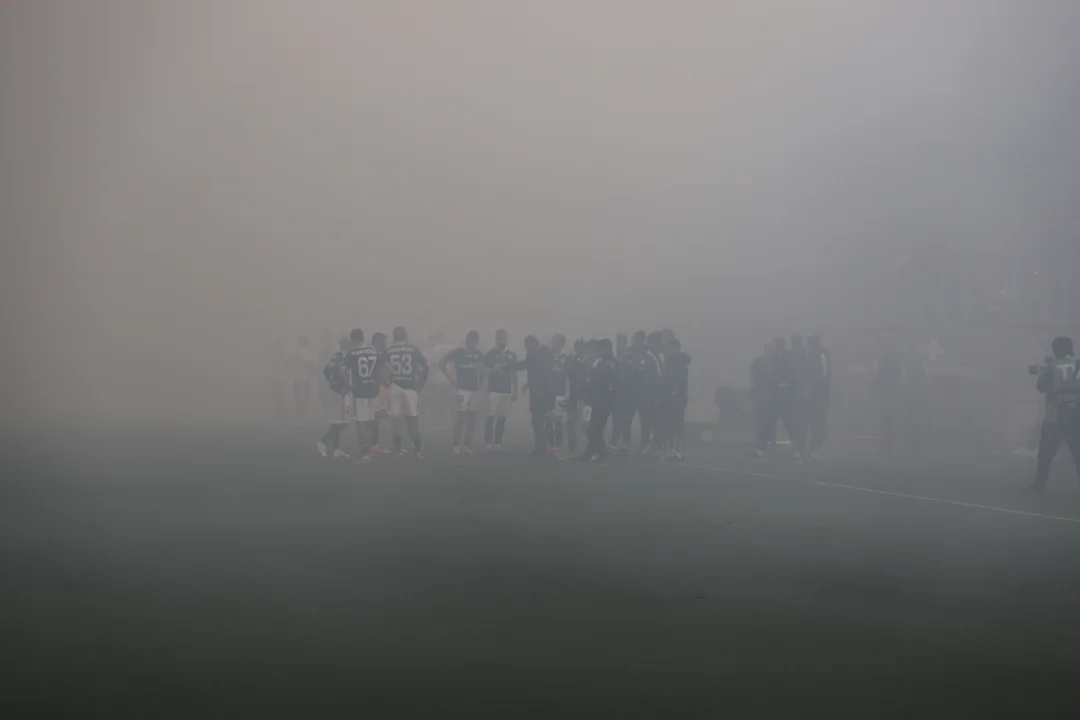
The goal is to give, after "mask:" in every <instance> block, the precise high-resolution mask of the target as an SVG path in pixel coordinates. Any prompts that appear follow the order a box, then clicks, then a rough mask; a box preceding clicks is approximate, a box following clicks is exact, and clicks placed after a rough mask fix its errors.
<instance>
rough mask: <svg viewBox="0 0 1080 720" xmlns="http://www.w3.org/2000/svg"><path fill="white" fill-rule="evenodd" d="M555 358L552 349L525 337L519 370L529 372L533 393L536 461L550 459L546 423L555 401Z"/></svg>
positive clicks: (529, 382) (528, 387) (531, 397)
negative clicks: (523, 356) (523, 353)
mask: <svg viewBox="0 0 1080 720" xmlns="http://www.w3.org/2000/svg"><path fill="white" fill-rule="evenodd" d="M554 365H555V361H554V356H553V355H552V353H551V349H550V348H548V347H545V346H544V345H541V344H540V340H539V339H538V338H537V337H536V336H535V335H529V336H528V337H527V338H525V359H524V360H522V361H521V362H519V363H518V364H517V368H516V369H517V370H524V371H525V378H526V379H525V387H526V388H527V389H528V391H529V413H530V415H532V429H533V444H534V445H533V453H532V454H533V458H535V459H537V460H548V459H550V456H549V455H548V452H547V449H548V445H547V433H546V428H545V423H546V420H547V417H548V413H549V412H551V410H552V407H553V405H554V401H555V389H554V378H555V373H554Z"/></svg>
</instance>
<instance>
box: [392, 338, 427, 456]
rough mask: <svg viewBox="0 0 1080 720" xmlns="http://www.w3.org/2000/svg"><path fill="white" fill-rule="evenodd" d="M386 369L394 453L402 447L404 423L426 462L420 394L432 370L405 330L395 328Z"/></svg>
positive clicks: (416, 451) (417, 451) (415, 450)
mask: <svg viewBox="0 0 1080 720" xmlns="http://www.w3.org/2000/svg"><path fill="white" fill-rule="evenodd" d="M386 365H387V367H388V368H389V373H390V419H391V420H392V421H393V424H394V449H395V450H396V451H397V452H398V454H399V455H403V454H404V453H405V451H404V450H402V447H401V428H400V421H401V419H402V418H404V419H405V425H406V427H407V428H408V430H409V438H410V439H411V440H412V444H413V451H414V452H415V453H416V457H417V458H418V459H420V460H423V459H424V456H423V455H422V454H421V449H420V419H419V412H420V391H421V390H423V389H424V384H425V383H427V379H428V375H429V373H430V368H429V367H428V363H427V358H425V357H424V354H423V353H422V352H420V349H419V348H417V347H416V346H415V345H412V344H411V343H409V333H408V332H407V331H406V330H405V328H403V327H396V328H394V342H393V343H392V344H391V345H390V347H388V348H386Z"/></svg>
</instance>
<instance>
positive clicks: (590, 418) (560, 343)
mask: <svg viewBox="0 0 1080 720" xmlns="http://www.w3.org/2000/svg"><path fill="white" fill-rule="evenodd" d="M479 339H480V336H479V333H477V332H476V331H472V332H470V333H469V334H468V335H466V337H465V344H464V345H463V346H462V347H459V348H456V349H454V350H452V351H451V352H449V353H447V354H446V355H445V356H444V357H443V358H442V360H441V361H440V363H439V368H440V369H441V370H442V372H443V373H444V374H445V376H446V377H447V378H448V379H449V380H450V382H452V383H453V385H454V388H455V394H456V402H457V417H456V418H455V422H454V453H455V454H456V455H460V454H468V453H470V452H472V451H471V449H470V443H471V440H472V436H473V432H474V428H475V426H476V420H477V417H478V416H479V414H480V413H486V415H487V420H486V423H485V428H484V435H485V449H487V450H493V451H498V450H499V449H501V445H502V435H503V431H504V429H505V426H506V418H507V417H508V416H509V414H510V409H511V407H512V403H513V402H515V401H516V400H517V398H518V394H519V387H518V373H519V372H521V371H524V372H525V377H526V382H525V384H524V385H523V386H521V388H520V391H521V392H522V393H527V394H528V396H529V414H530V416H531V422H532V430H533V442H534V450H533V456H534V457H536V458H538V459H545V458H548V457H561V456H562V454H563V443H564V441H565V443H566V449H567V451H568V453H569V454H570V455H575V454H576V453H577V436H578V426H579V424H580V425H581V426H582V427H584V429H585V433H586V437H587V444H586V447H585V449H584V451H583V452H582V453H581V454H580V455H577V459H579V460H583V461H599V460H602V459H604V458H605V457H606V456H607V455H608V454H609V447H608V445H607V442H606V432H605V431H606V427H607V424H608V421H609V420H613V421H614V422H613V425H614V429H613V431H612V448H611V449H612V450H614V451H617V452H622V451H623V449H624V446H625V447H626V448H629V444H630V428H631V426H632V424H633V420H634V417H635V416H637V417H638V418H639V424H640V426H641V438H640V447H641V449H643V450H655V451H657V452H660V453H661V454H662V455H663V456H664V457H670V458H681V456H682V455H681V453H682V428H683V424H684V418H685V412H686V404H687V389H688V388H687V386H688V368H689V365H690V356H689V355H687V354H686V353H683V352H682V347H681V345H680V343H679V341H678V340H677V339H676V338H675V335H674V333H672V332H671V331H660V332H656V333H652V334H647V333H645V332H644V331H639V332H637V333H635V335H634V337H633V340H632V342H631V341H630V340H629V339H628V338H627V336H625V335H620V336H619V343H620V345H619V347H618V348H616V347H615V346H614V345H613V344H612V342H611V340H609V339H606V338H605V339H592V340H588V341H586V340H584V339H581V340H578V341H577V342H575V343H574V347H573V352H572V353H568V352H566V337H565V336H564V335H560V334H556V335H554V336H553V337H552V338H551V341H550V342H549V343H548V344H543V343H541V342H540V340H539V338H537V337H536V336H535V335H530V336H528V337H526V338H525V356H524V358H523V359H520V360H519V359H518V356H517V355H516V353H514V352H513V351H512V350H509V349H508V348H507V339H508V336H507V334H506V331H504V330H500V331H498V332H497V333H496V336H495V347H494V348H492V349H491V350H489V351H487V352H486V353H485V352H483V351H481V350H480V349H479V348H478V344H479ZM617 350H618V352H617Z"/></svg>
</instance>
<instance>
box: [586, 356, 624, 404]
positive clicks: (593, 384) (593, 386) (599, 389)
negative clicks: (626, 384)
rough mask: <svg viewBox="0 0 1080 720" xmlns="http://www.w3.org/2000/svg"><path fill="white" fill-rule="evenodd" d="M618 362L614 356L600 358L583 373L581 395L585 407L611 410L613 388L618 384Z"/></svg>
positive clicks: (613, 395) (613, 398)
mask: <svg viewBox="0 0 1080 720" xmlns="http://www.w3.org/2000/svg"><path fill="white" fill-rule="evenodd" d="M617 374H618V362H617V361H616V360H615V356H614V355H604V356H601V357H600V359H599V360H597V361H596V362H595V363H594V364H593V365H592V366H591V367H589V369H588V370H586V371H585V381H584V382H583V383H582V388H581V394H582V399H583V400H584V402H585V404H586V405H591V406H592V407H602V408H608V409H610V408H611V405H612V403H613V402H614V400H615V387H616V384H617V382H618V378H617Z"/></svg>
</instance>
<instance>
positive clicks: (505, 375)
mask: <svg viewBox="0 0 1080 720" xmlns="http://www.w3.org/2000/svg"><path fill="white" fill-rule="evenodd" d="M484 365H486V366H487V367H488V368H491V374H490V375H488V392H493V393H503V394H509V393H511V392H513V390H514V378H515V377H516V376H517V365H518V358H517V353H515V352H514V351H513V350H511V349H509V348H507V349H505V350H500V349H499V348H491V349H490V350H488V351H487V355H485V356H484Z"/></svg>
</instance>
